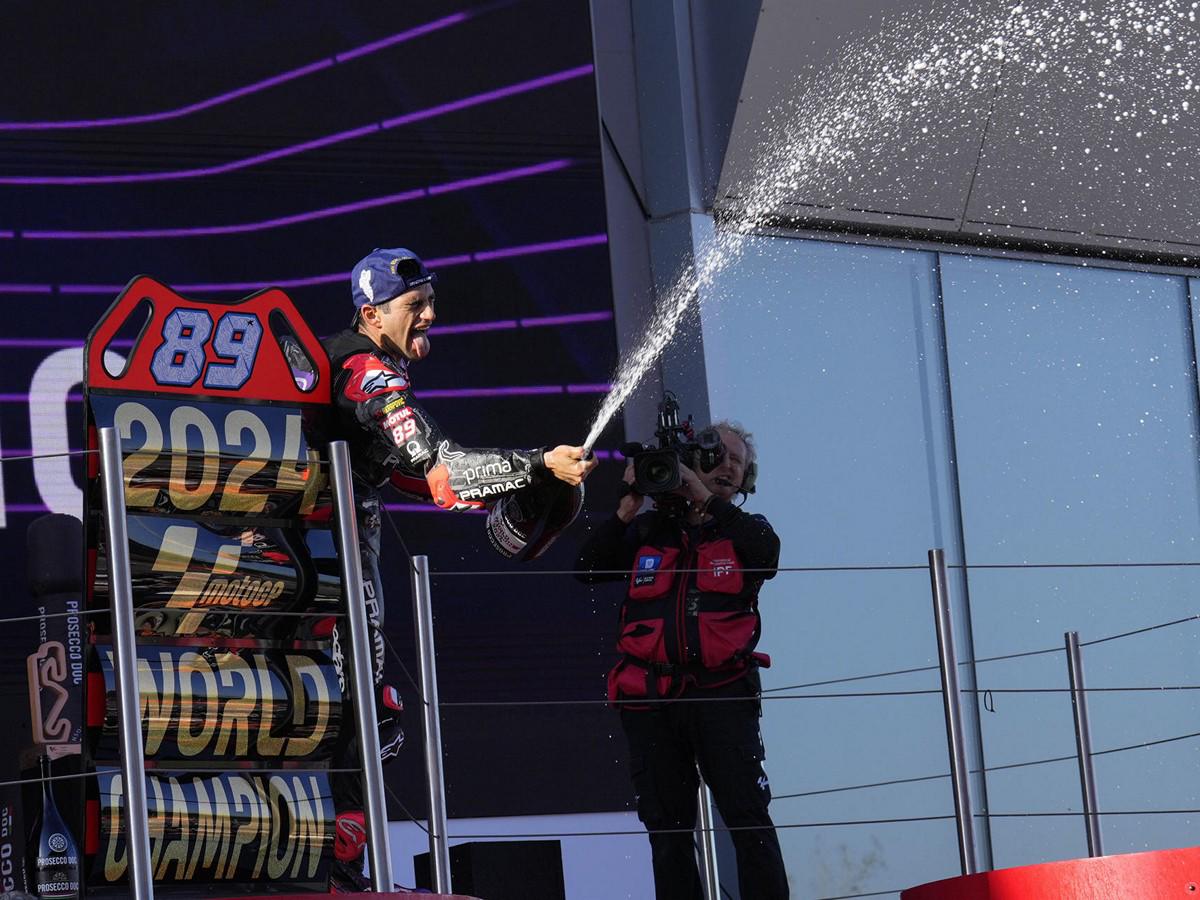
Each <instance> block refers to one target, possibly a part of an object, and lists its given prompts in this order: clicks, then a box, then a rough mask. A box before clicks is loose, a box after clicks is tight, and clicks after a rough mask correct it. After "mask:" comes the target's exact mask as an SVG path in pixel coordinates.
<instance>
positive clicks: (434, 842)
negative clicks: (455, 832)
mask: <svg viewBox="0 0 1200 900" xmlns="http://www.w3.org/2000/svg"><path fill="white" fill-rule="evenodd" d="M412 586H413V620H414V622H413V624H414V626H415V629H414V630H415V631H416V635H417V656H418V657H420V661H421V669H420V673H421V714H422V721H423V724H424V726H425V779H426V781H425V787H426V799H427V800H428V801H429V869H430V872H431V873H432V874H433V889H434V890H435V891H437V892H438V893H439V894H448V893H450V890H451V888H450V842H449V837H448V836H447V834H446V782H445V779H444V778H443V776H442V723H441V713H440V710H439V707H438V688H437V659H436V657H435V650H434V645H433V594H432V592H431V591H430V589H429V557H428V556H414V557H413V558H412Z"/></svg>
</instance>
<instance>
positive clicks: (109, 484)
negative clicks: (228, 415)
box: [100, 428, 154, 900]
mask: <svg viewBox="0 0 1200 900" xmlns="http://www.w3.org/2000/svg"><path fill="white" fill-rule="evenodd" d="M100 469H101V479H102V486H103V489H104V529H105V540H107V541H108V589H109V592H110V603H111V605H112V627H113V636H114V638H115V640H114V641H113V655H114V660H113V668H114V669H115V670H116V671H115V675H116V679H117V696H118V697H119V702H120V710H119V713H120V729H121V730H120V747H121V778H122V780H123V781H124V791H123V793H124V795H125V845H126V846H127V847H128V848H129V880H130V882H131V883H132V884H133V896H134V900H153V898H154V875H153V873H152V872H151V868H150V826H149V817H148V814H147V810H146V758H145V754H144V749H145V743H144V738H143V737H142V705H141V690H140V687H139V685H138V674H137V640H136V638H135V636H134V625H133V581H132V578H131V575H130V570H129V531H128V529H127V526H126V522H125V468H124V465H123V464H122V461H121V442H120V439H119V438H118V437H117V432H116V429H114V428H101V429H100Z"/></svg>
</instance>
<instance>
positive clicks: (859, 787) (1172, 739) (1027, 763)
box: [771, 731, 1200, 800]
mask: <svg viewBox="0 0 1200 900" xmlns="http://www.w3.org/2000/svg"><path fill="white" fill-rule="evenodd" d="M1190 738H1200V731H1194V732H1191V733H1189V734H1179V735H1175V736H1174V737H1169V738H1159V739H1157V740H1153V741H1142V742H1141V743H1138V744H1127V745H1125V746H1123V747H1110V748H1109V749H1107V750H1094V751H1092V756H1094V757H1095V756H1106V755H1108V754H1111V753H1125V752H1127V751H1130V750H1141V749H1144V748H1146V747H1156V746H1159V745H1161V744H1171V743H1174V742H1176V741H1184V740H1188V739H1190ZM1078 758H1079V757H1078V756H1077V755H1075V754H1071V755H1070V756H1050V757H1046V758H1044V759H1031V760H1026V761H1025V762H1018V763H1006V764H1004V765H999V766H984V767H983V768H982V769H971V770H970V774H971V775H979V774H980V773H984V772H1001V771H1005V770H1008V769H1023V768H1027V767H1029V766H1041V765H1047V764H1050V763H1059V762H1067V761H1068V760H1077V759H1078ZM949 777H950V773H949V772H943V773H942V774H940V775H918V776H915V777H912V778H894V779H891V780H888V781H874V782H869V783H866V784H850V785H844V786H842V787H836V788H821V789H819V790H815V791H798V792H796V793H792V794H773V795H772V797H771V799H772V800H792V799H796V798H802V797H815V796H818V795H823V794H838V793H843V792H845V791H858V790H866V789H869V788H877V787H889V786H891V785H895V784H913V783H916V782H921V781H937V780H939V779H942V778H949Z"/></svg>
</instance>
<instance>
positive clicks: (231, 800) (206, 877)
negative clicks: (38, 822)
mask: <svg viewBox="0 0 1200 900" xmlns="http://www.w3.org/2000/svg"><path fill="white" fill-rule="evenodd" d="M85 353H86V356H85V359H86V362H85V375H84V407H85V416H86V426H87V432H88V434H87V446H88V447H89V448H90V449H96V448H97V447H98V445H99V442H98V431H97V430H98V429H99V428H103V427H112V428H114V429H115V430H116V432H117V435H118V438H119V440H120V446H121V456H122V463H123V469H124V477H125V503H126V507H127V517H128V521H127V528H128V532H129V551H130V569H131V575H132V588H133V605H134V625H135V631H136V633H137V640H138V660H137V670H138V690H139V693H140V703H141V720H142V733H143V738H144V741H145V745H144V750H145V756H146V766H147V774H146V781H147V791H146V793H147V798H148V804H149V810H148V816H149V821H148V822H147V823H143V825H139V824H138V823H131V825H132V827H149V829H150V848H151V869H152V873H153V876H154V880H155V883H156V885H163V886H164V889H166V888H165V885H171V888H170V889H171V890H173V891H174V892H176V893H180V892H182V891H184V890H186V889H187V888H189V887H192V888H195V889H197V890H204V889H207V890H208V891H211V890H212V889H213V888H214V885H216V886H219V887H218V889H219V890H220V891H222V892H223V893H226V894H230V893H237V892H238V891H239V890H240V889H243V886H244V892H249V891H251V890H253V888H254V885H256V884H257V885H258V886H259V889H260V890H261V883H262V881H263V880H265V879H269V880H270V881H271V882H273V884H274V885H275V886H276V888H277V889H280V890H284V889H294V890H324V889H327V886H328V872H329V865H330V861H331V858H332V850H333V838H334V817H335V810H334V806H333V794H332V790H331V785H330V775H329V773H328V772H327V771H326V770H327V769H328V768H329V765H330V760H331V759H332V757H333V753H334V750H335V747H337V746H338V745H339V742H341V741H343V740H345V739H346V737H347V736H346V735H345V734H344V733H343V731H344V730H345V729H346V728H348V727H351V726H350V725H349V722H350V719H349V718H348V717H345V718H344V717H343V715H342V711H343V697H342V691H341V689H340V688H339V678H338V673H337V671H336V669H335V664H334V661H333V658H332V655H331V642H330V632H331V629H332V624H333V621H334V619H333V616H334V615H335V614H336V613H337V612H338V610H339V604H340V602H341V596H342V590H341V576H340V566H339V562H338V559H337V557H336V553H335V543H334V540H333V536H332V534H331V533H330V530H329V527H330V524H331V516H330V511H331V507H330V495H329V491H328V489H327V482H328V479H327V470H326V467H325V464H324V462H323V460H322V459H321V457H320V455H319V453H318V450H317V448H318V447H320V446H322V445H323V442H324V441H323V421H324V418H325V416H326V415H327V411H328V408H329V384H330V376H329V363H328V360H327V358H326V356H325V353H324V351H323V350H322V348H321V346H320V344H319V343H318V341H317V339H316V337H315V336H314V335H313V334H312V332H311V331H310V330H309V329H308V327H307V326H306V325H305V323H304V321H303V320H302V319H301V317H300V315H299V314H298V313H297V311H296V309H295V307H294V306H293V305H292V303H291V301H290V300H289V299H288V297H287V296H286V295H285V294H284V293H283V292H282V291H279V290H268V291H264V292H261V293H258V294H254V295H252V296H250V297H246V298H244V299H242V300H239V301H234V302H229V303H220V302H211V301H198V300H191V299H187V298H184V297H181V296H180V295H178V294H176V293H175V292H174V291H172V290H171V289H170V288H168V287H167V286H165V285H163V284H160V283H158V282H156V281H154V280H153V279H151V278H147V277H139V278H136V279H134V280H133V281H132V282H131V283H130V284H129V285H128V286H127V287H126V289H125V290H124V291H123V292H122V294H121V295H120V297H118V298H117V300H116V301H115V302H114V304H113V305H112V307H111V308H110V309H109V310H108V312H107V313H106V314H105V316H104V317H103V318H102V319H101V321H100V322H99V324H98V325H97V326H96V327H95V329H93V331H92V334H91V336H90V337H89V339H88V343H87V348H86V351H85ZM88 470H89V472H88V474H89V479H88V483H89V490H88V491H86V492H85V500H84V529H85V542H86V548H87V575H88V577H87V579H86V585H87V587H86V592H87V596H86V600H85V605H86V608H87V609H89V610H93V611H94V612H93V613H92V614H91V615H89V616H88V622H89V632H88V638H89V654H88V661H87V678H86V684H85V696H84V706H85V710H86V723H87V739H86V741H85V763H86V764H87V765H88V766H89V767H91V768H92V769H94V771H95V772H96V778H95V779H93V780H92V781H93V782H94V784H93V787H92V788H91V790H90V792H89V795H88V800H87V803H86V811H85V813H86V814H85V822H84V836H85V839H84V842H83V843H84V854H85V860H86V862H85V873H84V874H85V880H86V887H87V891H88V892H89V893H95V892H97V891H101V892H102V891H103V888H104V887H105V886H106V885H116V884H121V883H123V882H124V881H125V880H126V879H127V872H126V870H127V863H128V860H127V856H126V842H125V837H124V835H125V829H126V827H127V823H125V821H124V812H123V803H122V790H121V781H122V778H121V774H120V757H119V749H118V742H117V737H116V735H117V700H116V688H115V680H114V668H115V666H114V661H113V653H112V643H113V641H112V629H111V622H110V618H109V616H108V615H106V614H105V613H104V610H107V609H108V606H109V593H110V591H109V584H108V575H107V568H108V567H107V562H106V561H107V547H105V543H104V542H105V538H104V534H105V530H104V527H103V526H104V522H103V516H104V510H103V508H102V505H101V493H100V490H99V483H98V482H99V477H98V476H99V459H98V456H97V455H93V456H91V457H89V465H88Z"/></svg>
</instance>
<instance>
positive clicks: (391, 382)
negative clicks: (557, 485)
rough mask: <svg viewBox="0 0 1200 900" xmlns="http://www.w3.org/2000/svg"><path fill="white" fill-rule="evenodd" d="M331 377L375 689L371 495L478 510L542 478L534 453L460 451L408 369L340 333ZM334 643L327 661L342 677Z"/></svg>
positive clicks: (375, 535)
mask: <svg viewBox="0 0 1200 900" xmlns="http://www.w3.org/2000/svg"><path fill="white" fill-rule="evenodd" d="M325 350H326V352H328V354H329V358H330V363H331V364H332V370H333V398H334V406H335V435H334V436H335V437H337V438H341V439H343V440H345V441H346V442H347V444H349V449H350V466H351V469H352V470H353V473H354V498H355V504H356V507H357V512H358V529H359V549H360V551H361V556H362V568H363V594H364V596H365V597H366V604H367V618H368V619H369V620H370V622H371V625H372V628H371V631H372V639H373V643H374V648H373V649H374V654H375V682H376V684H378V683H379V682H380V681H381V680H382V678H383V661H384V656H383V651H384V646H383V635H382V633H381V632H380V631H379V628H380V626H381V625H382V622H383V587H382V584H381V583H380V578H379V530H380V513H381V510H380V496H379V489H380V488H381V487H383V486H384V485H385V484H389V483H390V484H391V485H392V486H393V487H394V488H396V489H397V490H398V491H399V492H400V493H401V494H403V495H404V496H406V497H409V498H411V499H414V500H418V501H424V502H430V501H431V502H433V503H435V504H436V505H437V506H439V507H441V508H442V509H447V510H456V511H464V510H473V509H483V508H485V507H486V506H487V505H489V504H490V503H491V502H492V501H495V500H498V499H500V498H501V497H503V496H505V495H507V494H511V493H514V492H516V491H518V490H521V489H522V488H525V487H528V486H529V485H530V484H532V483H533V482H534V481H535V480H540V479H541V478H543V477H549V476H548V473H547V471H546V468H545V465H544V463H543V460H542V450H540V449H539V450H528V451H524V450H495V449H469V448H465V447H460V446H459V445H458V444H456V443H455V442H454V441H453V440H451V439H450V438H449V437H448V436H447V435H446V434H445V433H444V432H443V431H442V430H441V429H440V428H439V427H438V425H437V423H436V422H434V420H433V418H432V417H431V416H430V415H429V414H428V413H427V412H426V411H425V410H424V409H422V408H421V407H420V406H419V405H418V404H417V403H416V401H415V400H414V398H413V394H412V388H411V384H410V381H409V377H408V361H407V360H406V359H404V358H403V357H400V358H397V357H395V356H393V355H391V354H389V353H387V352H386V351H385V350H383V349H382V348H380V347H379V346H378V345H377V344H375V342H374V341H372V340H371V339H370V338H368V337H367V336H366V335H363V334H360V333H359V332H357V331H355V330H353V329H348V330H346V331H342V332H339V333H338V334H335V335H333V336H332V337H330V338H328V339H327V340H326V341H325ZM340 655H341V654H340V647H339V644H338V641H337V638H336V635H335V639H334V661H335V662H336V663H337V665H338V673H339V677H340V676H341V672H342V660H341V658H340Z"/></svg>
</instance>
